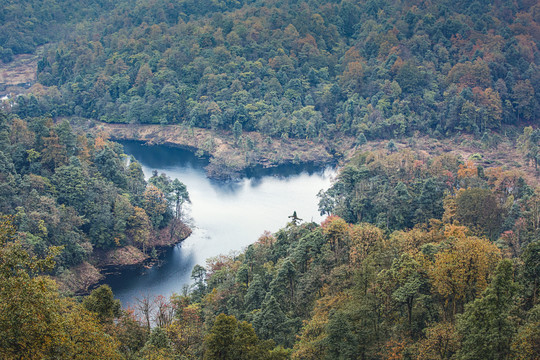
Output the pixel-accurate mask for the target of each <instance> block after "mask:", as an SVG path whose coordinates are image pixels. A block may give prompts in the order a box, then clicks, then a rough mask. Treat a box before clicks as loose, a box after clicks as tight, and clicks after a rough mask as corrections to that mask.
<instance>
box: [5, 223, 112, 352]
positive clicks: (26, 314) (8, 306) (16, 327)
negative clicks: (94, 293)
mask: <svg viewBox="0 0 540 360" xmlns="http://www.w3.org/2000/svg"><path fill="white" fill-rule="evenodd" d="M60 250H61V249H59V248H51V249H50V251H49V255H48V256H47V257H46V258H44V259H40V258H37V257H36V256H32V255H31V254H29V253H28V251H26V250H25V248H24V246H23V245H22V243H21V241H20V239H18V235H17V233H16V231H15V228H14V227H13V225H12V223H11V219H10V218H8V217H2V218H0V358H2V359H81V360H82V359H121V358H122V356H121V355H120V353H119V352H118V350H117V342H116V340H115V339H114V338H112V337H111V336H109V335H107V334H106V333H105V332H104V331H103V329H102V326H101V325H100V324H99V323H98V321H97V319H96V318H95V316H94V315H93V314H92V313H90V312H88V311H87V310H86V309H85V308H84V307H83V306H82V305H80V304H79V303H77V302H75V301H74V300H73V299H70V298H65V297H62V296H61V295H60V294H59V292H58V290H57V287H56V283H55V282H54V281H53V280H51V279H50V278H48V277H46V276H42V275H41V274H42V273H43V272H45V271H47V270H50V269H51V268H52V267H54V260H53V258H54V256H55V255H57V254H58V253H59V251H60Z"/></svg>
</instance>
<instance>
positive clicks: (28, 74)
mask: <svg viewBox="0 0 540 360" xmlns="http://www.w3.org/2000/svg"><path fill="white" fill-rule="evenodd" d="M43 50H44V47H43V46H40V47H38V48H37V49H36V53H35V54H22V55H16V56H14V58H13V61H11V62H9V63H7V64H4V63H2V62H1V61H0V95H6V94H10V93H12V94H15V95H18V94H21V93H26V91H27V89H29V88H30V87H31V86H32V85H33V84H34V83H35V82H36V76H37V63H38V61H39V59H40V57H41V56H42V54H43Z"/></svg>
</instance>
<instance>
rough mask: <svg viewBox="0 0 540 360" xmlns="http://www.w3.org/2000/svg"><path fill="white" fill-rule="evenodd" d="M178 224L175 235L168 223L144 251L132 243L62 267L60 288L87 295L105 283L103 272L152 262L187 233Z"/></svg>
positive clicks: (109, 272) (64, 290)
mask: <svg viewBox="0 0 540 360" xmlns="http://www.w3.org/2000/svg"><path fill="white" fill-rule="evenodd" d="M177 225H178V224H177ZM179 225H180V226H179V228H178V229H176V231H175V233H176V236H170V235H168V234H167V233H169V234H170V231H169V228H168V227H166V228H165V229H162V230H161V231H160V234H159V235H158V236H155V237H153V238H152V239H151V241H150V243H149V244H148V246H147V248H146V249H145V250H146V251H143V250H142V249H139V248H137V247H135V246H132V245H127V246H123V247H119V248H116V249H112V250H107V251H104V250H100V251H96V252H95V253H94V254H93V255H92V257H91V258H90V259H88V261H85V262H83V263H81V264H79V265H78V266H75V267H73V268H71V269H69V270H67V271H65V272H64V273H63V274H61V275H60V276H58V277H56V278H55V280H56V281H57V283H58V285H59V288H60V290H62V291H63V292H66V293H73V294H76V295H87V294H89V292H90V291H91V290H92V289H94V288H96V287H97V286H99V285H101V284H103V283H106V279H107V276H110V275H114V274H118V273H121V272H123V271H126V270H129V269H133V268H140V267H148V268H149V267H152V266H155V265H156V264H157V263H158V262H159V258H160V257H161V255H162V254H163V253H164V252H165V251H166V250H168V249H169V248H171V247H174V246H176V245H178V244H180V243H181V242H182V241H184V240H185V239H187V238H188V237H189V235H191V229H190V228H189V227H188V226H187V225H186V224H184V223H183V222H180V224H179ZM149 249H150V250H151V249H155V254H154V256H151V255H150V254H149V252H150V251H149Z"/></svg>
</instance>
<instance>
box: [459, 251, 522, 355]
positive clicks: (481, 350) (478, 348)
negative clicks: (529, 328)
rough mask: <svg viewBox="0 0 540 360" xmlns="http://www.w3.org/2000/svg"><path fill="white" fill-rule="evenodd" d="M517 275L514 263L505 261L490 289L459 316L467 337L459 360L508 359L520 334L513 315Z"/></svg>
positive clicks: (496, 272)
mask: <svg viewBox="0 0 540 360" xmlns="http://www.w3.org/2000/svg"><path fill="white" fill-rule="evenodd" d="M513 276H514V274H513V268H512V262H511V261H510V260H502V261H501V262H500V263H499V265H498V266H497V270H496V271H495V276H494V277H493V280H492V282H491V284H490V285H489V287H488V288H487V289H486V290H485V291H484V293H483V294H482V296H481V297H480V298H478V299H476V300H475V301H474V302H472V303H470V304H469V305H467V307H466V309H465V312H464V313H463V314H462V315H461V316H459V317H458V322H457V328H458V331H459V333H460V335H461V336H462V337H463V340H462V345H461V349H460V350H459V351H458V353H457V357H458V358H459V359H464V360H465V359H471V360H472V359H486V360H491V359H507V358H508V356H509V354H510V344H511V343H512V338H513V336H514V334H515V332H516V327H515V321H514V320H513V318H512V313H513V311H514V310H515V303H514V301H515V295H516V292H517V290H518V287H517V286H516V284H515V283H514V281H513Z"/></svg>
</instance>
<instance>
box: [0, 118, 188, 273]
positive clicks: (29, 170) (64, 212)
mask: <svg viewBox="0 0 540 360" xmlns="http://www.w3.org/2000/svg"><path fill="white" fill-rule="evenodd" d="M0 134H1V135H0V178H1V183H2V185H1V191H0V212H1V213H2V214H4V215H11V216H12V223H13V225H15V226H17V230H18V232H19V235H20V236H21V237H22V239H21V241H22V243H23V244H24V245H25V246H27V247H28V249H30V250H31V252H32V253H33V254H35V255H41V256H44V255H45V254H46V253H47V251H48V249H49V247H51V246H60V247H62V251H61V253H60V255H59V256H58V257H57V258H56V267H55V269H54V273H55V274H56V275H58V276H59V277H60V278H61V279H63V278H65V280H66V281H69V277H70V271H69V269H70V268H73V267H76V266H77V265H80V264H82V263H84V262H86V261H88V260H89V259H91V258H94V257H95V256H96V254H97V253H100V252H103V251H111V250H114V249H117V248H123V247H126V246H132V247H134V248H138V249H140V250H141V251H142V252H143V253H146V252H148V251H151V250H152V248H153V247H154V246H156V244H158V243H160V242H161V240H162V238H168V237H177V236H178V232H181V231H185V226H184V225H183V224H182V223H181V221H180V216H181V205H182V204H183V203H184V202H186V201H189V195H188V193H187V189H186V188H185V186H184V185H183V184H182V183H180V182H179V181H178V180H177V179H175V180H174V181H173V180H171V179H170V178H168V177H167V176H166V175H165V174H161V175H158V174H154V176H153V177H151V178H150V180H149V183H147V182H146V181H145V179H144V174H143V172H142V168H141V166H140V164H138V163H137V162H136V161H135V160H134V159H133V158H132V159H129V158H127V156H126V155H125V154H124V153H123V150H122V148H121V146H120V145H119V144H117V143H114V142H110V141H107V140H106V139H104V138H103V137H100V136H97V137H94V136H91V135H88V136H83V135H76V134H75V133H74V132H73V131H72V129H71V127H70V125H69V124H68V123H67V122H66V121H63V122H60V123H57V124H54V123H53V121H52V120H51V119H47V118H31V119H26V120H22V119H20V118H18V117H11V118H8V117H7V116H5V115H4V114H3V113H1V112H0ZM177 241H178V240H177Z"/></svg>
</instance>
